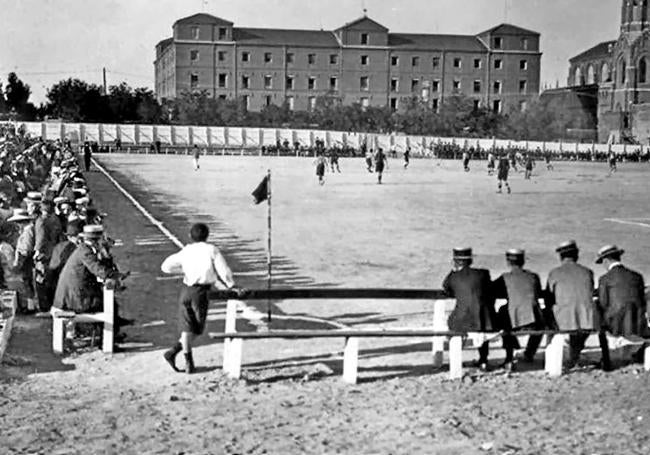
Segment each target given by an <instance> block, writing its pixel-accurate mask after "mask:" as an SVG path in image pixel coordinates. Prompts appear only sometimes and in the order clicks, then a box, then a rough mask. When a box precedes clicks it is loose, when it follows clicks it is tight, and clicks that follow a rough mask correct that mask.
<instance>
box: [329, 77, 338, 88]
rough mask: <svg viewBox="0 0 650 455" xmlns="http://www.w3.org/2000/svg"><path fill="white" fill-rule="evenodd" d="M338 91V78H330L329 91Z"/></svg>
mask: <svg viewBox="0 0 650 455" xmlns="http://www.w3.org/2000/svg"><path fill="white" fill-rule="evenodd" d="M338 89H339V78H338V77H336V76H331V77H330V90H338Z"/></svg>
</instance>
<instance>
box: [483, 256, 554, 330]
mask: <svg viewBox="0 0 650 455" xmlns="http://www.w3.org/2000/svg"><path fill="white" fill-rule="evenodd" d="M492 292H493V294H494V297H495V298H496V299H507V300H508V304H507V305H505V307H502V309H501V310H500V314H501V318H500V319H501V328H503V329H504V330H509V329H516V328H518V327H524V326H530V325H533V324H534V325H538V326H539V325H543V316H542V311H541V308H540V307H539V303H538V299H540V298H541V297H542V296H543V294H542V284H541V281H540V279H539V275H537V274H536V273H533V272H530V271H528V270H524V269H521V268H513V269H512V271H510V272H506V273H504V274H503V275H501V276H500V277H499V278H497V279H496V281H494V283H493V284H492Z"/></svg>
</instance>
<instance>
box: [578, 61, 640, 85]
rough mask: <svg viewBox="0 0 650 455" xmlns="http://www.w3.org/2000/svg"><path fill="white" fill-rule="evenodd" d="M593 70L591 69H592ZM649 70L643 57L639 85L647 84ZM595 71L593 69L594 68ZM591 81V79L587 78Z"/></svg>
mask: <svg viewBox="0 0 650 455" xmlns="http://www.w3.org/2000/svg"><path fill="white" fill-rule="evenodd" d="M590 68H591V67H590ZM647 70H648V64H647V62H646V59H645V57H642V58H641V60H639V83H641V84H645V83H646V81H647V76H646V74H647ZM592 71H593V68H592ZM587 79H589V77H587ZM589 83H591V84H593V83H594V81H591V82H589Z"/></svg>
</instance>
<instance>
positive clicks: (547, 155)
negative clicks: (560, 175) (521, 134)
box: [544, 150, 554, 171]
mask: <svg viewBox="0 0 650 455" xmlns="http://www.w3.org/2000/svg"><path fill="white" fill-rule="evenodd" d="M544 161H546V170H547V171H552V170H553V169H554V168H553V165H552V164H551V152H550V150H547V151H546V152H544Z"/></svg>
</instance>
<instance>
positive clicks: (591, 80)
mask: <svg viewBox="0 0 650 455" xmlns="http://www.w3.org/2000/svg"><path fill="white" fill-rule="evenodd" d="M642 60H643V59H642ZM643 65H644V69H643V71H641V61H639V82H645V60H644V61H643ZM642 74H643V81H642V80H641V75H642ZM595 83H596V70H595V69H594V65H589V66H588V67H587V84H595Z"/></svg>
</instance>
